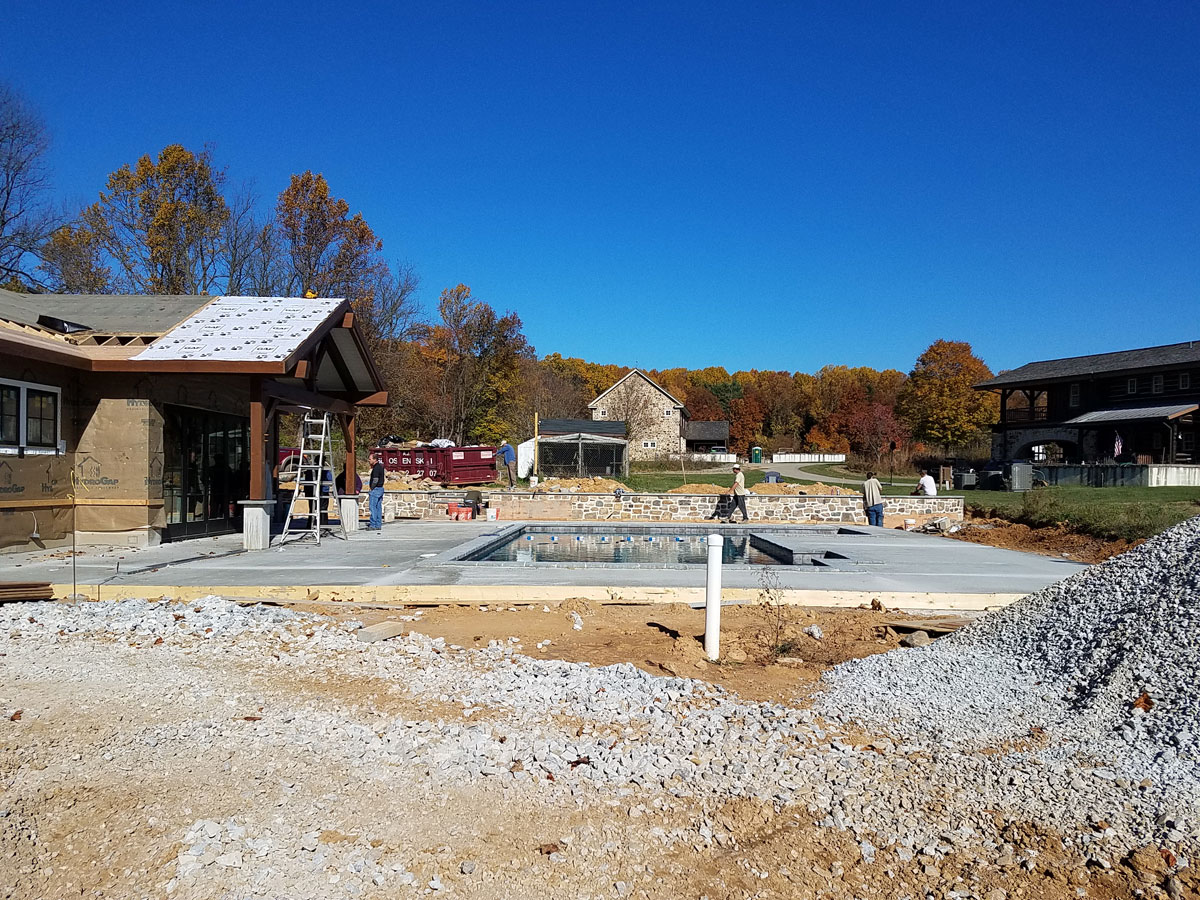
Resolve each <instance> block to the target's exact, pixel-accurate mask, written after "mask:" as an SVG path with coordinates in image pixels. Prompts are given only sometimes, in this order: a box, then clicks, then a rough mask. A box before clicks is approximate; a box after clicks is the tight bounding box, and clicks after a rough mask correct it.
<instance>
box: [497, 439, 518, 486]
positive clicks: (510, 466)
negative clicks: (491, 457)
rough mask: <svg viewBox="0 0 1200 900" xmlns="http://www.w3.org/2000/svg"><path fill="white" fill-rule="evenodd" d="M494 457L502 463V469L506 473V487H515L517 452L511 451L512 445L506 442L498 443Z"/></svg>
mask: <svg viewBox="0 0 1200 900" xmlns="http://www.w3.org/2000/svg"><path fill="white" fill-rule="evenodd" d="M496 457H497V458H498V459H499V460H500V462H502V463H504V468H505V470H506V471H507V472H508V486H509V487H510V488H511V487H515V486H516V482H517V451H516V450H514V449H513V446H512V444H510V443H509V442H508V441H501V442H500V449H499V450H498V451H496Z"/></svg>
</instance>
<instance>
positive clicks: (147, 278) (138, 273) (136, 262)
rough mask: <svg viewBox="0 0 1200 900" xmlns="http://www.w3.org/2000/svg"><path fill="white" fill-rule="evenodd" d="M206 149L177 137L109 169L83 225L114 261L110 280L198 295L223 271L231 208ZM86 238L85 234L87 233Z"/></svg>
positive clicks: (144, 289)
mask: <svg viewBox="0 0 1200 900" xmlns="http://www.w3.org/2000/svg"><path fill="white" fill-rule="evenodd" d="M224 180H225V175H224V172H222V171H221V170H219V169H216V168H214V167H213V163H212V153H211V151H210V150H209V149H207V148H206V149H205V150H203V151H202V152H200V153H192V152H191V151H190V150H188V149H186V148H185V147H183V146H182V145H180V144H171V145H169V146H167V147H164V148H163V150H162V152H160V153H159V154H158V158H157V159H152V158H151V157H150V156H149V155H146V156H143V157H141V158H140V159H139V160H138V161H137V163H135V164H134V165H132V166H130V165H128V164H127V165H124V166H121V168H119V169H117V171H115V172H113V173H112V174H111V175H109V176H108V179H107V181H106V182H105V189H104V190H103V191H101V192H100V199H99V200H97V201H96V202H95V203H94V204H92V205H91V206H89V207H88V208H87V209H85V210H84V211H83V213H82V216H81V222H82V225H83V227H84V228H85V229H86V230H87V231H88V232H90V233H91V235H93V236H94V240H95V241H96V242H97V244H98V246H99V247H100V248H101V249H102V251H103V253H104V254H105V255H106V256H107V257H108V258H109V259H110V260H112V262H113V265H114V268H115V272H114V279H113V280H114V281H115V282H116V283H115V284H114V285H113V287H116V288H118V289H121V290H128V291H132V292H134V293H140V294H204V293H209V292H211V290H212V289H213V288H214V287H216V286H217V282H218V279H219V278H220V277H221V274H222V273H221V266H222V251H223V241H224V226H225V222H226V221H227V220H228V218H229V208H228V207H227V206H226V204H225V199H224V197H222V196H221V185H222V184H223V183H224ZM89 240H91V238H89Z"/></svg>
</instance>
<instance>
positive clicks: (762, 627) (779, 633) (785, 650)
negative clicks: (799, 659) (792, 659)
mask: <svg viewBox="0 0 1200 900" xmlns="http://www.w3.org/2000/svg"><path fill="white" fill-rule="evenodd" d="M758 583H759V591H758V600H757V601H755V602H756V611H757V613H758V618H759V623H760V624H759V629H758V641H759V644H760V645H761V647H762V651H763V656H764V657H765V658H766V660H767V661H768V662H774V661H775V660H777V659H779V657H781V656H787V655H788V654H789V653H791V652H793V651H794V650H795V649H796V646H797V644H798V642H797V641H796V640H794V639H793V638H792V637H791V635H790V632H791V629H792V609H791V607H790V606H788V604H787V603H785V602H784V599H783V589H782V588H781V587H780V586H779V575H778V574H777V573H776V572H775V570H774V569H773V568H772V567H771V566H764V567H763V569H762V571H761V572H760V573H759V576H758Z"/></svg>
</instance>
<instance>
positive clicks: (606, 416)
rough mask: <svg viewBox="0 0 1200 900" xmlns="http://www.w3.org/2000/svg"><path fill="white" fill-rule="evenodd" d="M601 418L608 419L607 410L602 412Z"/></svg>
mask: <svg viewBox="0 0 1200 900" xmlns="http://www.w3.org/2000/svg"><path fill="white" fill-rule="evenodd" d="M600 418H602V419H607V418H608V410H607V409H602V410H600Z"/></svg>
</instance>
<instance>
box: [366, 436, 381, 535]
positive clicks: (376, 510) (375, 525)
mask: <svg viewBox="0 0 1200 900" xmlns="http://www.w3.org/2000/svg"><path fill="white" fill-rule="evenodd" d="M384 474H385V473H384V470H383V459H382V458H381V457H380V454H379V451H378V450H372V451H371V480H370V481H369V482H368V488H369V493H368V494H367V503H368V506H369V507H370V509H371V518H370V519H369V520H368V521H367V531H382V530H383V479H384Z"/></svg>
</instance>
